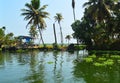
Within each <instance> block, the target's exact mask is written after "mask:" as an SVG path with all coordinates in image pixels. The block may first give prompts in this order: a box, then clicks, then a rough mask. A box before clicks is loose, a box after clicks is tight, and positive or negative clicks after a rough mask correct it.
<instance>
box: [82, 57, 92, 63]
mask: <svg viewBox="0 0 120 83" xmlns="http://www.w3.org/2000/svg"><path fill="white" fill-rule="evenodd" d="M83 60H85V61H86V62H88V63H89V62H93V59H92V58H90V57H88V58H84V59H83Z"/></svg>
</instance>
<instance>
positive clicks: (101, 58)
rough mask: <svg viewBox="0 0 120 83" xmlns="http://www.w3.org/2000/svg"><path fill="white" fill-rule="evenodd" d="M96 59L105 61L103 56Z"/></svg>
mask: <svg viewBox="0 0 120 83" xmlns="http://www.w3.org/2000/svg"><path fill="white" fill-rule="evenodd" d="M98 60H100V61H105V60H106V58H104V57H100V58H98Z"/></svg>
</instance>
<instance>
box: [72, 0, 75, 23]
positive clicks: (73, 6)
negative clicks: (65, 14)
mask: <svg viewBox="0 0 120 83" xmlns="http://www.w3.org/2000/svg"><path fill="white" fill-rule="evenodd" d="M72 8H73V16H74V21H75V0H72Z"/></svg>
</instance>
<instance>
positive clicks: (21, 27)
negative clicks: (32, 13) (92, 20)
mask: <svg viewBox="0 0 120 83" xmlns="http://www.w3.org/2000/svg"><path fill="white" fill-rule="evenodd" d="M30 1H31V0H0V27H2V26H5V27H6V33H9V32H13V33H14V35H15V36H19V35H28V34H29V33H28V31H29V28H28V29H26V24H27V21H25V20H24V17H23V16H21V13H22V12H21V9H23V8H25V3H29V2H30ZM71 1H72V0H41V6H42V5H45V4H47V5H48V7H47V8H46V11H47V12H49V13H50V16H49V17H50V19H46V24H47V27H46V29H45V30H43V37H44V41H45V43H53V42H54V35H53V27H52V24H53V22H54V16H55V15H56V13H61V14H62V16H63V18H64V19H63V21H62V22H61V25H62V30H63V35H64V43H66V40H65V36H66V35H68V34H69V35H70V34H72V33H73V31H72V28H71V24H72V23H73V21H74V20H73V11H72V7H71ZM75 1H76V9H75V11H76V19H78V20H80V19H81V17H82V16H83V12H84V8H83V7H82V5H83V3H85V2H86V1H88V0H75ZM56 31H57V37H58V39H57V40H58V42H59V43H60V30H59V26H58V24H56ZM70 42H76V40H74V39H72V40H71V41H70Z"/></svg>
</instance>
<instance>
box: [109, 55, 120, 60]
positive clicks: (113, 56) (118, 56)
mask: <svg viewBox="0 0 120 83" xmlns="http://www.w3.org/2000/svg"><path fill="white" fill-rule="evenodd" d="M110 57H111V58H115V59H118V58H119V59H120V55H111V56H110Z"/></svg>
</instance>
